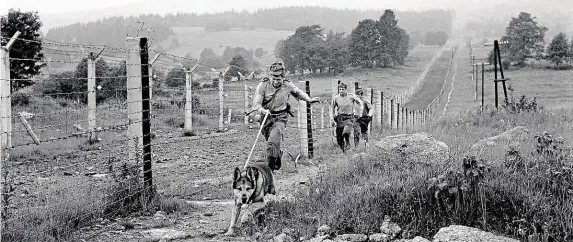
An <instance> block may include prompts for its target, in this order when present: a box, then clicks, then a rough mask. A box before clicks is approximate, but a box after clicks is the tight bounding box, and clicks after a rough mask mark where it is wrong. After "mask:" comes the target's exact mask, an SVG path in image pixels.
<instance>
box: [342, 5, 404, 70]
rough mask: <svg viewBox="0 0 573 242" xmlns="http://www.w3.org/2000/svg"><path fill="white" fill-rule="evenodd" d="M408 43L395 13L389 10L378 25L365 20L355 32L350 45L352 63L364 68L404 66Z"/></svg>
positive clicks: (351, 36)
mask: <svg viewBox="0 0 573 242" xmlns="http://www.w3.org/2000/svg"><path fill="white" fill-rule="evenodd" d="M409 39H410V37H409V36H408V34H407V33H406V31H405V30H404V29H402V28H400V27H399V26H398V20H396V17H395V16H394V12H393V11H392V10H386V11H384V14H383V15H382V16H381V17H380V19H379V20H378V21H374V20H371V19H365V20H362V21H360V22H359V23H358V26H357V27H356V28H355V29H354V30H352V33H351V34H350V40H349V43H348V49H349V51H350V58H351V60H350V61H351V63H352V64H354V65H360V66H362V67H375V66H382V67H386V66H391V65H399V64H402V63H404V60H405V58H406V56H407V55H408V45H409Z"/></svg>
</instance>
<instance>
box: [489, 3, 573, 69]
mask: <svg viewBox="0 0 573 242" xmlns="http://www.w3.org/2000/svg"><path fill="white" fill-rule="evenodd" d="M547 31H548V28H547V27H545V26H541V25H539V24H538V22H537V21H536V18H535V17H533V16H532V15H531V14H530V13H526V12H521V13H520V14H519V15H518V16H517V17H513V18H511V21H510V22H509V24H508V25H507V27H506V28H505V35H504V36H503V37H502V38H501V41H506V42H507V44H505V45H502V46H501V47H500V51H501V53H502V64H504V65H505V66H506V67H509V66H510V65H514V66H518V67H519V66H523V65H524V64H525V62H526V61H527V59H537V60H540V59H546V60H549V61H551V62H553V63H554V64H555V65H557V66H560V65H561V64H563V63H568V62H570V60H571V59H572V58H573V40H571V41H569V40H568V39H567V35H566V34H565V33H562V32H561V33H558V34H557V35H555V36H554V37H553V39H552V40H551V42H550V43H549V44H548V45H546V43H545V40H544V39H545V34H546V32H547ZM488 59H489V61H490V63H493V61H494V56H493V51H492V52H490V54H489V58H488Z"/></svg>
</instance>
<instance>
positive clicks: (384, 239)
mask: <svg viewBox="0 0 573 242" xmlns="http://www.w3.org/2000/svg"><path fill="white" fill-rule="evenodd" d="M368 241H369V242H389V241H390V236H388V235H387V234H383V233H380V234H371V235H370V236H369V237H368Z"/></svg>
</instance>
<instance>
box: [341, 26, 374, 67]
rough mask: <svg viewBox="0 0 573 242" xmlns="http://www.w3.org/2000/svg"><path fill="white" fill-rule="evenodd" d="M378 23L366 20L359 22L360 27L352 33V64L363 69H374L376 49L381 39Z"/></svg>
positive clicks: (350, 42) (349, 45)
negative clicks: (379, 38) (377, 42)
mask: <svg viewBox="0 0 573 242" xmlns="http://www.w3.org/2000/svg"><path fill="white" fill-rule="evenodd" d="M379 35H380V34H379V32H378V28H377V27H376V21H374V20H372V19H365V20H362V21H360V22H358V26H356V28H354V29H353V30H352V32H351V33H350V40H349V43H348V50H349V51H350V62H351V63H352V64H354V65H360V66H362V67H374V63H375V60H374V58H373V57H374V52H373V51H374V48H375V43H376V41H377V40H378V37H379Z"/></svg>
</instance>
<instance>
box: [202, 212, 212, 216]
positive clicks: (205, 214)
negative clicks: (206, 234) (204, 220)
mask: <svg viewBox="0 0 573 242" xmlns="http://www.w3.org/2000/svg"><path fill="white" fill-rule="evenodd" d="M203 216H205V217H211V216H213V213H210V212H207V213H204V214H203Z"/></svg>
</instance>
